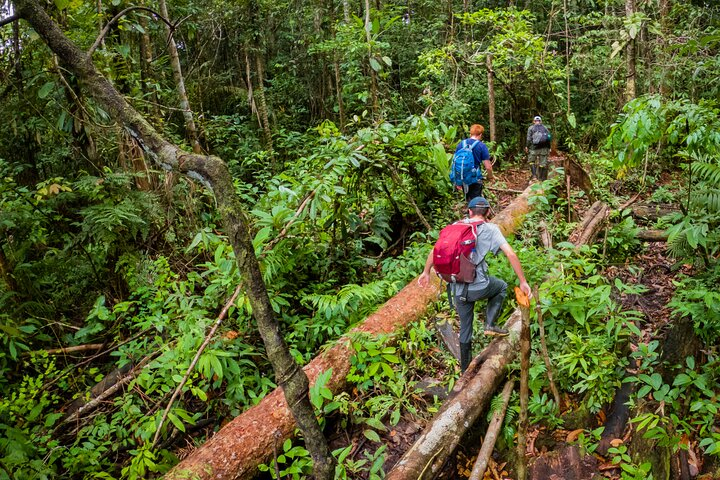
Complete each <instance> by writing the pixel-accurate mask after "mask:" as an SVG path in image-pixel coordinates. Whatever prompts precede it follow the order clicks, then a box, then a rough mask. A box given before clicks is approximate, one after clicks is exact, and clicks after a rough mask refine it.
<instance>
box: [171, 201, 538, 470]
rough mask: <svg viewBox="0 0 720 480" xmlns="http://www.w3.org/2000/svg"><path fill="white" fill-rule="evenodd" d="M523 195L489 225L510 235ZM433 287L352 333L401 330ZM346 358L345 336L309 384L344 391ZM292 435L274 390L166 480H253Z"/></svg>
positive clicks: (398, 301) (410, 288)
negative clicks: (321, 380) (325, 376)
mask: <svg viewBox="0 0 720 480" xmlns="http://www.w3.org/2000/svg"><path fill="white" fill-rule="evenodd" d="M529 196H530V188H527V189H526V190H525V191H524V192H523V194H522V195H519V196H518V197H517V198H516V199H515V200H514V201H513V202H512V203H511V204H510V205H508V207H507V208H505V209H504V210H503V211H502V212H500V214H498V215H497V216H496V217H495V218H494V219H492V220H491V221H492V222H493V223H495V224H497V225H498V227H500V230H501V231H502V232H503V234H504V235H510V234H511V233H513V232H514V231H515V230H516V228H517V226H519V225H520V223H521V221H522V217H524V215H525V214H526V213H528V212H529V211H530V205H529V203H528V198H529ZM518 217H519V218H518ZM435 285H436V286H438V288H421V287H419V286H418V285H417V281H414V280H413V281H412V282H410V284H408V285H407V286H406V287H405V288H404V289H402V290H401V291H400V292H399V293H398V294H397V295H395V296H394V297H393V298H391V299H390V300H388V301H387V303H385V304H384V305H383V306H382V307H381V308H380V309H379V310H378V311H377V312H376V313H374V314H373V315H371V316H369V317H368V318H367V319H366V320H365V321H364V322H363V323H362V324H361V325H360V326H358V327H357V328H355V329H353V332H365V333H369V334H372V335H378V334H383V333H390V332H393V331H396V330H399V329H402V328H405V327H406V326H407V325H408V324H410V323H412V322H413V321H415V320H418V319H420V318H421V317H422V316H423V315H424V314H425V311H426V309H427V307H428V305H429V304H430V303H431V302H432V301H433V300H435V299H437V298H438V296H439V295H440V293H441V290H440V288H439V281H438V282H437V283H436V284H435ZM352 354H353V352H352V348H351V346H350V345H349V343H348V337H347V336H345V337H343V338H342V339H341V340H340V341H338V342H337V344H336V345H335V346H334V347H332V348H330V349H328V350H326V351H325V352H324V353H322V354H321V355H319V356H317V357H315V359H313V360H312V361H311V362H310V363H309V364H308V365H307V366H305V367H304V370H305V372H306V374H307V376H308V378H309V380H310V383H311V384H313V383H314V381H315V379H316V378H317V376H318V375H319V374H320V373H322V372H325V371H327V370H329V369H332V375H331V377H330V379H329V380H328V382H327V384H326V385H325V386H326V387H327V388H329V389H330V390H331V391H332V392H333V393H339V392H340V391H342V390H343V389H344V388H345V387H346V386H347V382H346V380H345V378H346V376H347V374H348V372H349V371H350V357H351V356H352ZM294 430H295V422H294V420H293V418H292V415H291V414H290V412H289V411H288V407H287V403H286V402H285V398H284V397H283V395H282V390H280V389H276V390H274V391H273V392H271V393H270V394H268V395H267V396H266V397H265V398H263V399H262V400H261V401H260V403H258V404H257V405H255V406H254V407H252V408H250V409H249V410H247V411H246V412H244V413H243V414H242V415H239V416H238V417H236V418H235V419H234V420H232V421H231V422H230V423H228V424H227V425H225V426H224V427H223V428H222V429H221V430H220V431H219V432H217V433H216V434H215V435H214V436H213V437H212V438H210V439H209V440H208V441H207V442H206V443H205V444H204V445H203V446H202V447H200V448H198V449H197V450H195V451H194V452H193V453H191V454H190V455H189V456H188V457H187V458H185V459H184V460H183V461H182V462H180V464H178V465H177V466H176V467H175V468H173V469H172V470H171V471H170V472H168V474H167V475H166V478H168V479H187V478H196V479H201V480H202V479H210V478H212V479H231V478H232V479H250V478H253V477H254V476H255V475H256V474H257V471H258V470H257V467H258V465H260V464H261V463H264V462H267V461H268V460H269V459H270V456H271V455H272V452H273V445H274V444H275V442H280V443H281V442H283V441H284V440H285V439H287V438H290V437H291V435H292V434H293V431H294Z"/></svg>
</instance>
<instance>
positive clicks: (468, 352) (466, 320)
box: [455, 295, 475, 372]
mask: <svg viewBox="0 0 720 480" xmlns="http://www.w3.org/2000/svg"><path fill="white" fill-rule="evenodd" d="M469 300H470V298H466V299H465V300H463V299H462V298H460V296H459V295H456V296H455V310H456V311H457V314H458V317H460V371H461V372H464V371H465V369H467V367H468V365H470V360H472V336H473V320H475V311H474V309H475V302H474V301H469Z"/></svg>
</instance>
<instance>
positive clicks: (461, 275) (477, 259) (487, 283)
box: [418, 197, 530, 372]
mask: <svg viewBox="0 0 720 480" xmlns="http://www.w3.org/2000/svg"><path fill="white" fill-rule="evenodd" d="M489 210H490V203H488V201H487V200H485V198H483V197H475V198H473V199H472V200H470V202H469V203H468V216H469V218H467V219H464V220H461V221H459V222H455V223H453V224H452V225H449V226H447V227H445V228H444V229H443V230H442V231H441V232H440V237H439V238H438V241H437V243H436V244H435V247H434V248H433V251H432V252H430V254H429V255H428V258H427V261H426V262H425V269H424V270H423V272H422V274H421V275H420V277H419V278H418V284H419V285H420V286H421V287H424V286H426V285H429V283H430V270H431V269H433V268H434V269H435V271H436V273H437V274H438V275H440V277H441V278H443V279H444V280H446V281H448V283H449V284H450V289H449V292H448V293H452V296H453V297H454V300H455V301H454V304H455V309H456V310H457V313H458V316H459V317H460V369H461V370H462V371H463V372H464V371H465V369H466V368H467V367H468V365H469V364H470V360H471V358H472V337H473V321H474V319H475V311H474V308H475V302H477V301H479V300H484V299H487V301H488V304H487V310H486V316H485V335H507V334H508V331H507V330H506V329H504V328H501V327H498V326H497V325H495V321H496V320H497V319H498V317H499V316H500V313H501V312H502V307H503V303H504V302H505V296H506V295H507V286H508V285H507V283H506V282H505V281H504V280H502V279H500V278H497V277H494V276H492V275H490V274H489V273H488V265H487V262H486V261H485V256H486V255H487V254H488V253H489V252H492V253H493V255H497V253H498V251H500V250H502V252H503V253H504V254H505V256H506V257H507V259H508V261H509V262H510V265H511V266H512V268H513V270H514V271H515V274H516V275H517V277H518V280H519V281H520V289H521V290H522V291H523V292H525V294H527V295H528V296H530V285H528V283H527V281H526V280H525V274H524V273H523V269H522V265H521V264H520V259H518V257H517V254H516V253H515V251H514V250H513V249H512V247H511V246H510V244H509V243H508V242H507V240H505V237H504V236H503V234H502V232H501V231H500V229H499V228H498V226H497V225H495V224H493V223H488V222H487V215H488V211H489ZM463 229H464V230H468V229H469V230H470V231H471V232H472V233H471V235H470V238H469V239H468V236H467V233H466V232H461V231H460V230H463ZM458 232H459V234H458ZM453 234H454V236H453ZM453 242H454V243H456V245H455V247H456V248H455V250H454V251H453V250H452V247H453V245H449V244H452V243H453ZM447 247H450V248H447ZM468 247H470V248H471V250H466V251H467V252H468V253H469V255H467V256H466V255H465V253H464V252H463V249H467V248H468ZM448 259H449V260H448ZM451 263H452V265H450V264H451ZM468 264H469V265H470V274H469V276H468V271H467V267H466V266H467V265H468ZM463 267H466V268H463ZM461 270H462V272H461Z"/></svg>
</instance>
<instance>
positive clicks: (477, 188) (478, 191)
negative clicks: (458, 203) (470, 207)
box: [465, 182, 483, 202]
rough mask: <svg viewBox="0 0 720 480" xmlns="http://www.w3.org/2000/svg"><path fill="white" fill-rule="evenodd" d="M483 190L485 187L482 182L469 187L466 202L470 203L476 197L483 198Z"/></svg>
mask: <svg viewBox="0 0 720 480" xmlns="http://www.w3.org/2000/svg"><path fill="white" fill-rule="evenodd" d="M482 189H483V185H482V182H478V183H473V184H471V185H468V186H467V191H466V192H465V201H466V202H469V201H470V200H472V199H473V198H475V197H482Z"/></svg>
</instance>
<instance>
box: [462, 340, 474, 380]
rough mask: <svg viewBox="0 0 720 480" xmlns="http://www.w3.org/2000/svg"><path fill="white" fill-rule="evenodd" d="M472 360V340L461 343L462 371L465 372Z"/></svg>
mask: <svg viewBox="0 0 720 480" xmlns="http://www.w3.org/2000/svg"><path fill="white" fill-rule="evenodd" d="M471 361H472V342H468V343H461V344H460V372H461V373H462V372H465V370H467V367H468V365H470V362H471Z"/></svg>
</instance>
